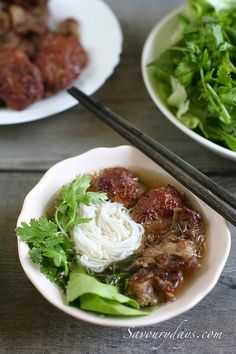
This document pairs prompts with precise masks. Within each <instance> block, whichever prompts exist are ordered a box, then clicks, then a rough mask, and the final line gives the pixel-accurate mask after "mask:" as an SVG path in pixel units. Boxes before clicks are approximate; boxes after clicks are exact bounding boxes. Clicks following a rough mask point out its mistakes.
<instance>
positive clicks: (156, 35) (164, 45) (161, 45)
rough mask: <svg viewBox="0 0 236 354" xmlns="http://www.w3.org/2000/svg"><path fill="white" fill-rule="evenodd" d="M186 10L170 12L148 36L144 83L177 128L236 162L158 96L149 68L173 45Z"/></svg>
mask: <svg viewBox="0 0 236 354" xmlns="http://www.w3.org/2000/svg"><path fill="white" fill-rule="evenodd" d="M184 9H185V7H183V6H181V7H179V8H177V9H175V10H174V11H172V12H170V13H169V14H168V15H167V16H166V17H164V18H163V19H162V20H161V21H160V22H159V23H157V25H156V26H155V27H154V28H153V29H152V31H151V32H150V34H149V35H148V37H147V39H146V42H145V44H144V48H143V52H142V60H141V67H142V75H143V80H144V83H145V85H146V88H147V90H148V93H149V95H150V96H151V98H152V100H153V101H154V103H155V104H156V106H157V107H158V108H159V109H160V110H161V111H162V113H163V114H164V115H165V116H166V117H167V118H168V119H169V120H170V121H171V122H172V123H173V124H174V125H175V126H177V127H178V128H179V129H180V130H182V131H183V132H184V133H185V134H187V135H188V136H189V137H190V138H192V139H194V140H196V141H197V142H199V143H200V144H202V145H204V146H205V147H206V148H208V149H209V150H211V151H214V152H215V153H217V154H219V155H221V156H223V157H226V158H229V159H231V160H235V161H236V152H234V151H231V150H229V149H227V148H224V147H222V146H220V145H218V144H215V143H213V142H212V141H210V140H207V139H206V138H204V137H202V136H201V135H199V134H197V133H195V132H194V131H192V130H191V129H189V128H187V127H186V126H185V125H184V124H182V123H181V122H180V121H179V120H178V119H177V118H176V117H175V115H174V114H173V113H172V112H171V111H170V109H169V108H168V107H167V106H166V104H165V103H164V102H163V100H162V98H161V97H160V95H159V94H158V90H157V84H156V79H155V78H154V77H153V75H152V72H151V70H150V68H148V67H147V65H148V64H149V63H151V62H152V61H153V60H154V59H155V58H157V57H158V56H159V55H160V54H161V53H163V52H164V51H165V50H166V49H168V48H169V47H170V46H171V45H172V43H171V38H173V33H174V32H175V31H176V29H177V25H178V15H179V14H180V13H181V12H183V11H184Z"/></svg>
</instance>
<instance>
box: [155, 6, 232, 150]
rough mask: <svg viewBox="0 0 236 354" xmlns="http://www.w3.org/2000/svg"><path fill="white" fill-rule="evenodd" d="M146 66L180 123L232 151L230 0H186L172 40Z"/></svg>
mask: <svg viewBox="0 0 236 354" xmlns="http://www.w3.org/2000/svg"><path fill="white" fill-rule="evenodd" d="M150 68H151V69H152V70H153V75H154V76H155V78H156V80H157V85H158V90H159V92H160V94H161V95H162V97H163V99H164V101H165V103H166V104H167V105H168V106H170V108H171V109H172V110H173V112H174V113H175V114H176V116H177V118H178V119H179V120H180V121H181V122H182V123H183V124H185V125H186V126H187V127H189V128H190V129H193V130H195V131H196V132H198V133H200V134H202V135H203V136H205V137H206V138H208V139H210V140H212V141H215V142H217V143H219V144H221V145H223V146H226V147H228V148H229V149H231V150H233V151H236V2H235V1H221V0H219V1H213V0H208V1H207V0H189V6H188V11H187V12H186V13H185V14H181V15H180V17H179V31H178V39H177V41H176V43H175V44H174V45H172V46H171V47H170V48H169V49H168V50H167V51H165V52H164V53H163V54H162V55H161V56H160V57H158V58H157V59H156V60H154V62H153V63H151V64H150Z"/></svg>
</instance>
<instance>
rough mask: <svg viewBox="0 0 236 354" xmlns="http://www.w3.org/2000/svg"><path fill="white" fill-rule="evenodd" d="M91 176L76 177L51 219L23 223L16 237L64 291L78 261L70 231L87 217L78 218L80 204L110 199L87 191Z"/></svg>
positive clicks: (86, 219) (62, 190)
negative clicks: (24, 243)
mask: <svg viewBox="0 0 236 354" xmlns="http://www.w3.org/2000/svg"><path fill="white" fill-rule="evenodd" d="M89 186H90V180H89V178H88V176H86V175H83V176H77V177H76V178H75V180H74V181H72V182H71V183H69V184H67V185H65V186H63V187H62V189H61V192H60V196H59V198H58V199H57V202H56V205H55V215H54V216H53V217H52V218H50V219H49V218H47V217H46V216H43V217H41V218H39V219H38V220H36V219H31V221H30V223H29V224H27V223H26V222H22V224H21V226H20V227H18V228H17V229H16V234H17V236H19V237H20V239H21V240H22V241H24V242H26V243H27V244H28V245H29V247H30V251H29V255H30V257H31V259H32V261H33V262H34V263H36V264H39V265H40V269H41V272H42V273H44V274H45V275H46V276H47V278H49V279H50V280H51V281H54V282H56V283H57V284H58V285H59V286H61V287H62V288H63V289H65V286H66V283H67V281H68V278H69V273H70V268H71V265H72V263H73V260H74V258H75V249H74V244H73V243H72V241H71V239H70V231H71V229H72V228H73V227H74V226H76V225H78V224H81V223H86V222H89V221H90V219H88V218H80V217H78V207H79V204H80V203H83V204H85V205H90V204H92V203H100V202H103V201H105V200H106V199H107V197H106V194H105V193H99V192H98V193H96V192H88V191H87V190H88V188H89Z"/></svg>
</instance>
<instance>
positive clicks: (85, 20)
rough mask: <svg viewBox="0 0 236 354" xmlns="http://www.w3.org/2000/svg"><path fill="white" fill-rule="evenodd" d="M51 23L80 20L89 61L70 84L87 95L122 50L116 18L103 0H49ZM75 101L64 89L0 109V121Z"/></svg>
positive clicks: (29, 117)
mask: <svg viewBox="0 0 236 354" xmlns="http://www.w3.org/2000/svg"><path fill="white" fill-rule="evenodd" d="M49 6H50V12H51V22H52V25H53V24H54V23H57V22H58V21H61V20H63V19H65V18H70V17H73V18H75V19H77V20H78V21H79V23H80V34H81V42H82V44H83V46H84V48H85V50H86V51H87V53H88V56H89V63H88V65H87V67H86V68H85V69H84V70H83V72H82V74H81V75H80V76H79V78H78V79H77V80H75V81H74V83H73V85H74V86H76V87H78V88H79V89H81V90H82V91H84V92H85V93H87V94H88V95H90V94H92V93H94V92H95V91H96V90H98V89H99V88H100V87H101V86H102V85H103V84H104V82H105V81H106V80H107V79H108V77H109V76H110V75H111V74H112V73H113V71H114V69H115V67H116V66H117V64H118V63H119V60H120V54H121V51H122V41H123V39H122V32H121V28H120V25H119V22H118V20H117V18H116V16H115V15H114V13H113V12H112V11H111V9H110V8H109V7H108V5H107V4H106V3H105V2H103V1H102V0H69V1H68V0H50V2H49ZM76 104H78V101H77V100H75V99H74V98H73V97H72V96H70V95H69V94H68V93H67V92H66V91H61V92H58V93H57V94H55V95H53V96H51V97H50V98H45V99H43V100H41V101H39V102H37V103H35V104H33V105H31V106H30V107H28V108H27V109H25V110H23V111H15V110H13V109H9V108H1V109H0V125H3V124H18V123H23V122H30V121H33V120H37V119H41V118H45V117H48V116H50V115H52V114H56V113H59V112H62V111H64V110H66V109H68V108H71V107H73V106H75V105H76Z"/></svg>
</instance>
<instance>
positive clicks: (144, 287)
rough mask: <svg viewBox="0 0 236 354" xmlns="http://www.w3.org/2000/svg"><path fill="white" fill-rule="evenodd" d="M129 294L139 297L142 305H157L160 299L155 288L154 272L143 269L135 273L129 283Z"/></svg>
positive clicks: (138, 299)
mask: <svg viewBox="0 0 236 354" xmlns="http://www.w3.org/2000/svg"><path fill="white" fill-rule="evenodd" d="M128 289H129V295H130V296H132V297H134V298H135V299H137V301H138V302H139V304H140V305H141V306H148V305H157V304H158V303H159V302H161V301H160V300H161V299H160V296H159V294H158V292H156V291H155V288H154V279H153V273H151V272H148V271H145V270H141V271H140V272H138V273H135V274H134V275H133V277H132V278H131V279H130V281H129V284H128Z"/></svg>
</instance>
